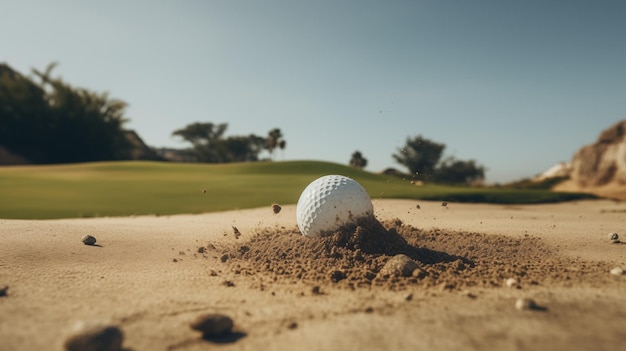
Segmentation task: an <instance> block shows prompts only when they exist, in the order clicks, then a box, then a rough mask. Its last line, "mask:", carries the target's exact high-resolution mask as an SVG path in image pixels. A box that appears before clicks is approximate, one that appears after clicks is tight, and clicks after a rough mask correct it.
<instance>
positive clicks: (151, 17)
mask: <svg viewBox="0 0 626 351" xmlns="http://www.w3.org/2000/svg"><path fill="white" fill-rule="evenodd" d="M0 8H1V9H2V13H3V16H2V21H0V33H2V34H0V43H1V45H0V62H4V63H7V64H9V65H10V66H11V67H13V68H14V69H16V70H18V71H20V72H21V73H23V74H27V75H30V74H31V73H30V72H31V70H32V69H33V68H36V69H39V70H43V69H45V67H46V66H47V65H48V64H50V63H51V62H57V63H58V66H57V67H56V68H55V69H54V71H53V74H52V75H53V76H55V77H61V78H62V79H63V80H64V81H66V82H67V83H69V84H71V85H73V86H75V87H82V88H87V89H89V90H92V91H96V92H108V93H109V95H110V97H112V98H117V99H121V100H123V101H126V102H127V103H128V104H129V107H128V109H127V113H126V115H127V117H128V118H129V119H130V122H128V123H127V124H126V127H127V128H129V129H134V130H135V131H137V133H138V134H139V135H140V136H141V137H142V138H143V139H144V141H145V142H146V143H147V144H148V145H150V146H154V147H174V148H185V147H188V146H189V144H187V143H185V142H184V141H183V140H182V139H180V138H178V137H174V136H172V132H173V131H174V130H177V129H180V128H183V127H185V126H186V125H188V124H190V123H193V122H212V123H228V130H227V131H226V136H229V135H248V134H257V135H261V136H265V135H267V133H268V131H269V130H271V129H273V128H280V129H281V131H282V133H283V135H284V137H285V140H286V143H287V144H286V148H285V150H284V152H283V153H278V155H277V160H303V159H306V160H324V161H331V162H337V163H342V164H347V163H348V162H349V160H350V157H351V155H352V153H353V152H354V151H356V150H358V151H360V152H361V153H362V154H363V156H364V157H365V158H367V159H368V165H367V167H366V170H368V171H371V172H379V171H382V170H383V169H385V168H388V167H395V168H398V169H403V166H402V165H400V164H398V163H396V162H395V161H394V159H393V157H392V154H394V153H397V152H398V151H399V149H401V148H402V147H403V146H404V145H405V143H406V140H407V138H413V137H415V136H422V137H424V138H427V139H430V140H432V141H434V142H437V143H443V144H445V145H446V148H445V150H444V157H448V156H451V157H455V158H457V159H461V160H475V161H476V162H477V163H478V164H480V165H482V166H484V167H485V168H486V170H487V171H486V181H487V182H489V183H505V182H509V181H514V180H519V179H522V178H527V177H532V176H534V175H536V174H538V173H541V172H542V171H544V170H546V169H548V168H550V167H551V166H553V165H554V164H556V163H558V162H563V161H569V160H571V158H572V156H573V155H574V153H575V152H576V151H577V150H578V149H580V148H581V147H582V146H584V145H586V144H591V143H593V142H594V141H595V140H596V139H597V137H598V135H599V134H600V132H601V131H602V130H604V129H606V128H608V127H610V126H611V125H613V124H614V123H616V122H618V121H620V120H623V119H626V42H625V41H624V38H626V1H621V0H593V1H592V0H587V1H580V0H525V1H512V0H474V1H461V0H455V1H453V0H432V1H427V0H423V1H421V0H411V1H409V0H406V1H405V0H386V1H382V0H381V1H371V0H311V1H304V0H264V1H258V0H177V1H173V0H172V1H155V0H153V1H140V0H134V1H121V0H109V1H89V0H75V1H69V0H55V1H47V0H37V1H35V0H0ZM265 156H267V155H265Z"/></svg>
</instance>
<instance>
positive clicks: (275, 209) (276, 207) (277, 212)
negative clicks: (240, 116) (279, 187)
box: [272, 204, 282, 214]
mask: <svg viewBox="0 0 626 351" xmlns="http://www.w3.org/2000/svg"><path fill="white" fill-rule="evenodd" d="M281 209H282V207H280V205H279V204H273V205H272V211H274V214H279V213H280V210H281Z"/></svg>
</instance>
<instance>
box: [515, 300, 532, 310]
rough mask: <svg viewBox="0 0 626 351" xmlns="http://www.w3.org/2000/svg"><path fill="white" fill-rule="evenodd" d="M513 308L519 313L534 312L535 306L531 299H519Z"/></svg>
mask: <svg viewBox="0 0 626 351" xmlns="http://www.w3.org/2000/svg"><path fill="white" fill-rule="evenodd" d="M515 308H516V309H518V310H520V311H526V310H534V309H537V304H536V303H535V300H533V299H530V298H519V299H517V301H515Z"/></svg>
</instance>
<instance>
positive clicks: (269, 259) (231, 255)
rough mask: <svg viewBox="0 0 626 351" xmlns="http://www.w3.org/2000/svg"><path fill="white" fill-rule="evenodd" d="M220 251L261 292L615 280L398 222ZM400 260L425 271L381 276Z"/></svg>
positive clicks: (526, 248) (511, 246) (275, 234)
mask: <svg viewBox="0 0 626 351" xmlns="http://www.w3.org/2000/svg"><path fill="white" fill-rule="evenodd" d="M207 247H209V248H210V247H213V245H207ZM215 250H216V251H219V253H217V255H219V256H220V257H221V259H222V261H223V262H224V264H225V265H226V269H227V270H230V271H232V272H233V273H235V274H237V275H246V276H261V277H263V278H265V279H262V282H263V283H262V284H259V288H264V287H265V286H267V284H272V283H276V282H280V283H291V284H296V283H299V282H304V283H306V284H310V285H319V284H325V283H334V284H335V285H336V286H338V287H346V288H351V289H356V288H369V287H372V286H376V287H383V288H388V289H403V288H406V287H408V286H418V287H424V288H430V287H439V288H444V289H450V290H455V289H456V290H462V289H463V288H468V287H496V286H497V287H500V286H502V285H503V284H504V282H505V280H506V279H510V278H513V279H515V280H516V281H517V282H519V283H520V284H522V285H540V284H561V285H567V284H572V283H574V282H575V283H576V284H577V285H580V284H596V283H601V282H600V281H602V282H604V281H606V280H607V279H609V278H610V277H609V276H608V275H607V274H606V272H607V271H608V270H609V269H610V267H609V266H608V265H607V264H606V263H602V262H591V261H589V262H585V261H583V260H581V259H574V258H569V257H568V258H566V257H563V256H560V255H559V254H558V252H556V250H555V249H554V248H549V247H547V246H546V245H544V244H543V243H542V241H541V239H539V238H535V237H531V236H528V235H527V236H525V237H524V238H519V239H518V238H511V237H506V236H498V235H485V234H480V233H474V232H451V231H444V230H437V229H431V230H420V229H418V228H415V227H412V226H410V225H405V224H403V223H402V221H400V220H398V219H395V220H387V221H384V222H382V223H381V222H379V221H377V220H373V219H372V220H361V221H360V222H359V223H358V224H357V225H353V226H349V227H344V228H342V229H340V230H338V231H336V232H335V233H333V234H332V235H328V236H325V237H313V238H309V237H304V236H302V235H300V233H299V232H298V231H297V229H293V230H291V229H277V228H274V229H271V228H265V229H257V232H256V234H255V235H254V236H253V237H252V238H251V239H250V240H248V241H246V242H241V243H233V244H232V245H227V246H226V247H225V248H223V249H222V250H217V249H215ZM207 254H210V250H209V251H207ZM399 254H403V255H406V256H408V257H409V258H411V259H412V260H413V261H414V262H415V263H416V264H417V267H418V268H417V269H415V270H414V271H413V272H412V274H409V276H406V277H404V276H399V275H390V274H385V272H384V271H383V272H381V270H382V269H383V267H384V266H385V264H386V263H387V262H388V261H389V260H390V259H391V258H392V257H394V256H395V255H399Z"/></svg>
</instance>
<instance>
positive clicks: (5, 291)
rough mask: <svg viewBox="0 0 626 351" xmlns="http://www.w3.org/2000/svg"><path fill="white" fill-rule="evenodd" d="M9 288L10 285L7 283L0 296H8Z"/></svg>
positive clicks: (0, 291) (0, 290)
mask: <svg viewBox="0 0 626 351" xmlns="http://www.w3.org/2000/svg"><path fill="white" fill-rule="evenodd" d="M8 290H9V286H8V285H5V286H4V288H1V289H0V297H4V296H7V291H8Z"/></svg>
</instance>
